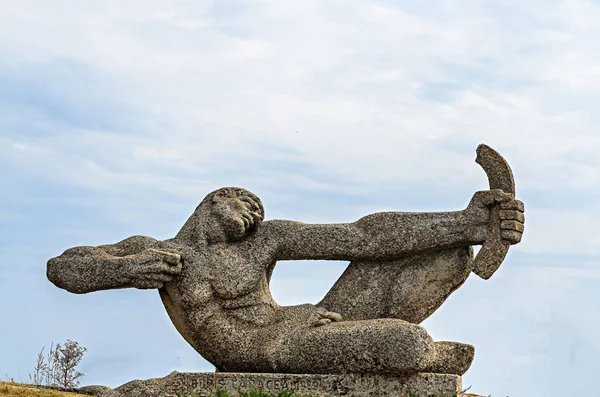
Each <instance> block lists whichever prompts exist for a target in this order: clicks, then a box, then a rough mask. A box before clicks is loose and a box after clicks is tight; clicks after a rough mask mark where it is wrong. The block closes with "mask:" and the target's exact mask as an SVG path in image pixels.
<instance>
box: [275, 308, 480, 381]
mask: <svg viewBox="0 0 600 397" xmlns="http://www.w3.org/2000/svg"><path fill="white" fill-rule="evenodd" d="M269 350H270V352H271V354H272V355H271V358H270V360H269V361H270V362H271V370H273V371H274V372H282V373H347V372H354V373H397V374H399V373H414V372H436V373H450V374H457V375H462V374H463V373H465V372H466V371H467V369H468V368H469V366H470V365H471V362H472V360H473V355H474V350H473V348H472V347H471V346H469V345H462V344H449V343H448V342H439V343H436V342H433V340H432V339H431V337H430V336H429V335H428V334H427V331H426V330H425V329H424V328H423V327H421V326H419V325H416V324H412V323H408V322H406V321H402V320H397V319H377V320H364V321H341V322H335V323H330V324H327V325H323V326H318V327H308V328H305V327H301V328H296V329H294V330H293V331H292V332H289V331H288V332H286V334H285V335H284V336H283V337H282V338H280V339H279V341H278V342H277V343H276V344H275V345H274V346H273V347H272V348H271V349H269Z"/></svg>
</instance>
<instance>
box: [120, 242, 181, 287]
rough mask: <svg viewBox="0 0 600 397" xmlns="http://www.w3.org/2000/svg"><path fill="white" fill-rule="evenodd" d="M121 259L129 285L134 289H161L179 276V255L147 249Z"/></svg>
mask: <svg viewBox="0 0 600 397" xmlns="http://www.w3.org/2000/svg"><path fill="white" fill-rule="evenodd" d="M123 259H124V260H126V264H125V269H126V274H127V278H128V280H129V284H130V285H131V286H132V287H135V288H139V289H154V288H162V287H163V286H164V285H165V282H168V281H171V280H173V278H174V277H175V276H177V275H179V274H181V268H182V261H181V255H179V254H176V253H172V252H167V251H161V250H158V249H154V248H149V249H146V250H144V251H142V252H140V253H139V254H135V255H130V256H129V257H123Z"/></svg>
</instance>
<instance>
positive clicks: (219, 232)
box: [177, 187, 265, 242]
mask: <svg viewBox="0 0 600 397" xmlns="http://www.w3.org/2000/svg"><path fill="white" fill-rule="evenodd" d="M264 216H265V210H264V207H263V205H262V202H261V201H260V199H259V198H258V197H257V196H256V195H255V194H253V193H252V192H250V191H248V190H246V189H242V188H239V187H224V188H221V189H217V190H215V191H213V192H211V193H209V194H207V195H206V197H205V198H204V199H203V200H202V202H201V203H200V205H198V207H197V208H196V210H195V211H194V214H193V215H192V216H191V217H190V219H188V221H187V222H186V223H185V225H184V226H183V228H182V229H181V231H180V232H179V233H178V234H177V237H178V238H187V239H192V240H195V241H198V239H201V238H203V237H204V238H205V239H206V240H207V241H208V242H218V241H238V240H241V239H242V238H244V237H245V236H247V235H248V234H249V233H251V232H252V231H253V230H254V229H256V227H257V226H258V225H259V224H260V222H262V220H263V219H264Z"/></svg>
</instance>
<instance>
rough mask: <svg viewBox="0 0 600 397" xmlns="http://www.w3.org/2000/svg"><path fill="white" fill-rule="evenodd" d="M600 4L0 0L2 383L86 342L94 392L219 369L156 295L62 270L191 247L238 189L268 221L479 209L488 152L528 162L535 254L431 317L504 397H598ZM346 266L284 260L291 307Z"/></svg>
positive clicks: (317, 295)
mask: <svg viewBox="0 0 600 397" xmlns="http://www.w3.org/2000/svg"><path fill="white" fill-rule="evenodd" d="M599 38H600V1H597V0H593V1H592V0H587V1H586V0H563V1H558V0H528V1H526V2H524V1H516V0H462V1H456V0H454V1H453V0H431V1H427V2H419V1H404V0H397V1H392V0H328V1H316V0H303V1H292V0H255V1H249V0H239V1H238V0H231V1H230V0H227V1H226V0H223V1H208V0H194V1H191V0H190V1H188V0H172V1H164V0H129V1H127V2H123V1H120V0H89V1H80V0H54V1H51V2H50V1H44V0H37V1H33V0H0V170H1V172H0V184H1V185H2V193H0V301H1V302H2V309H1V311H0V313H1V315H0V379H6V378H14V379H15V380H17V381H19V380H22V381H27V380H28V375H27V374H28V373H31V372H32V369H33V366H34V364H35V359H36V356H37V353H38V351H39V350H40V349H41V348H42V347H44V346H46V347H49V345H50V343H51V342H52V341H54V342H64V341H66V340H67V339H71V340H76V341H78V342H79V343H80V344H81V345H83V346H85V347H86V348H87V349H88V350H87V352H86V354H85V356H84V359H83V361H82V363H81V366H80V369H81V371H82V372H84V373H85V374H86V376H85V378H83V382H82V384H102V385H107V386H111V387H116V386H119V385H121V384H123V383H125V382H127V381H129V380H132V379H147V378H152V377H162V376H165V375H167V374H168V373H169V372H171V371H173V370H177V371H213V370H214V367H213V366H212V365H211V364H210V363H208V362H207V361H205V360H204V359H203V358H201V357H200V356H199V355H198V354H197V353H196V352H195V351H194V350H193V349H192V348H191V347H190V346H189V345H188V344H187V343H186V342H185V341H184V340H183V338H182V337H181V336H180V335H179V334H178V333H177V332H176V330H175V329H174V327H173V325H172V324H171V322H170V321H169V319H168V317H167V315H166V313H165V311H164V309H163V307H162V305H161V303H160V299H159V297H158V293H157V292H156V291H141V290H115V291H102V292H97V293H92V294H86V295H74V294H70V293H68V292H66V291H63V290H60V289H58V288H56V287H55V286H54V285H52V284H51V283H50V282H49V281H48V280H47V279H46V276H45V265H46V261H47V260H48V259H49V258H51V257H53V256H56V255H59V254H60V253H62V252H63V251H64V250H66V249H67V248H70V247H73V246H78V245H100V244H106V243H111V242H117V241H120V240H122V239H123V238H126V237H129V236H131V235H136V234H142V235H149V236H152V237H154V238H157V239H167V238H170V237H172V236H174V235H175V234H176V233H177V231H178V230H179V228H180V227H181V226H182V225H183V223H184V222H185V220H186V219H187V217H188V216H189V215H190V214H191V213H192V211H193V209H194V208H195V206H196V205H197V204H198V203H199V202H200V201H201V200H202V198H203V197H204V196H205V195H206V194H207V193H208V192H210V191H212V190H214V189H216V188H219V187H222V186H241V187H245V188H247V189H249V190H251V191H253V192H254V193H256V194H257V195H258V196H259V197H261V199H262V201H263V203H264V205H265V208H266V218H267V219H293V220H298V221H302V222H314V223H328V222H352V221H355V220H357V219H359V218H360V217H362V216H364V215H367V214H370V213H373V212H378V211H449V210H459V209H462V208H465V206H466V205H467V203H468V202H469V200H470V198H471V197H472V195H473V193H474V192H476V191H478V190H484V189H486V188H487V179H486V176H485V173H484V172H483V171H482V169H481V168H480V167H479V166H478V165H477V164H476V163H475V162H474V159H475V149H476V147H477V145H478V144H480V143H486V144H488V145H490V146H492V147H493V148H495V149H496V150H498V151H499V152H500V153H501V154H502V155H503V156H504V157H505V158H506V159H507V160H508V162H509V163H510V165H511V166H512V168H513V171H514V174H515V179H516V185H517V197H518V198H520V199H521V200H523V201H524V202H525V205H526V214H527V215H526V217H527V224H526V232H525V235H524V237H523V242H522V243H521V244H519V245H517V246H514V247H512V248H511V250H510V252H509V254H508V257H507V258H506V260H505V262H504V264H503V265H502V267H501V268H500V269H499V270H498V272H497V273H496V274H495V275H494V276H493V277H492V278H491V279H490V280H487V281H484V280H482V279H479V278H478V277H477V276H475V275H471V277H470V278H469V279H468V280H467V282H466V284H465V285H464V286H463V287H462V288H460V289H459V290H458V291H456V292H455V293H454V294H453V295H452V296H451V297H450V298H449V299H448V300H447V302H446V303H445V304H444V305H443V306H442V307H441V308H440V309H439V310H438V311H437V312H436V313H434V314H433V315H432V316H431V317H430V318H429V319H427V320H426V321H425V322H424V323H423V325H424V326H425V327H426V328H427V330H428V331H429V332H430V334H431V335H432V336H433V337H434V339H436V340H453V341H460V342H465V343H471V344H473V345H474V346H475V347H476V357H475V360H474V362H473V365H472V367H471V369H470V370H469V371H468V372H467V373H466V375H465V376H464V379H463V383H464V385H465V386H471V387H472V388H471V391H472V392H475V393H480V394H482V395H488V394H491V395H492V396H493V397H504V396H510V397H518V396H531V397H538V396H539V397H542V396H543V397H554V396H556V397H558V396H579V395H590V393H593V391H592V390H595V389H596V383H597V382H596V378H597V370H598V368H600V359H599V357H600V341H599V340H598V338H597V336H598V334H600V316H599V315H600V304H599V303H598V302H600V292H599V291H598V289H597V288H595V287H597V286H598V285H600V267H599V264H600V237H599V234H598V231H597V230H598V229H597V225H598V223H599V222H600V156H598V152H600V133H599V132H598V131H597V125H598V124H599V122H600V111H599V110H600V107H599V105H598V104H599V103H600V40H599ZM345 266H346V263H344V262H325V261H312V262H306V261H297V262H283V263H280V264H278V266H277V268H276V270H275V273H274V276H273V280H272V284H271V290H272V293H273V295H274V297H275V299H276V300H277V302H279V303H280V304H284V305H289V304H299V303H305V302H312V303H316V302H318V301H319V300H320V299H321V297H322V296H323V295H324V294H325V293H326V292H327V291H328V289H329V288H330V287H331V286H332V285H333V283H334V282H335V280H336V279H337V277H339V275H340V274H341V273H342V272H343V270H344V268H345Z"/></svg>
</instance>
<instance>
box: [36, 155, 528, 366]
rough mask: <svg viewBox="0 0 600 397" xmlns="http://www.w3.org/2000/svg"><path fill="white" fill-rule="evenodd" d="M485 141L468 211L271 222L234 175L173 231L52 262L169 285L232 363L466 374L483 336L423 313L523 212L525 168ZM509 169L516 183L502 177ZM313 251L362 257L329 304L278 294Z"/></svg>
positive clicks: (99, 279) (183, 329) (502, 247)
mask: <svg viewBox="0 0 600 397" xmlns="http://www.w3.org/2000/svg"><path fill="white" fill-rule="evenodd" d="M486 150H488V151H487V152H486ZM479 153H480V155H481V156H480V157H481V158H480V159H478V162H479V163H480V164H482V166H483V167H484V169H486V172H487V173H488V176H489V177H490V187H491V188H492V189H491V190H487V191H481V192H477V193H475V195H474V196H473V198H472V199H471V201H470V203H469V204H468V206H467V207H466V208H465V209H464V210H460V211H454V212H441V213H403V212H384V213H375V214H371V215H368V216H365V217H364V218H361V219H359V220H358V221H356V222H354V223H345V224H304V223H299V222H294V221H287V220H268V221H263V218H264V208H263V204H262V203H261V201H260V199H259V198H258V197H257V196H255V195H254V194H252V193H251V192H249V191H247V190H245V189H241V188H235V187H229V188H222V189H219V190H216V191H214V192H212V193H209V194H208V195H207V196H206V197H205V198H204V200H202V202H201V203H200V205H199V206H198V207H197V208H196V210H195V211H194V213H193V214H192V216H191V217H190V218H189V219H188V220H187V222H186V223H185V224H184V225H183V227H182V228H181V230H180V231H179V233H178V234H177V235H176V236H175V237H174V238H172V239H169V240H165V241H157V240H155V239H153V238H151V237H145V236H133V237H130V238H127V239H125V240H123V241H121V242H118V243H116V244H109V245H101V246H98V247H75V248H71V249H68V250H67V251H65V252H64V253H63V254H62V255H60V256H58V257H56V258H53V259H50V260H49V261H48V267H47V275H48V278H49V280H50V281H52V282H53V283H54V284H55V285H57V286H58V287H60V288H64V289H66V290H68V291H70V292H73V293H78V294H82V293H88V292H93V291H99V290H107V289H117V288H139V289H158V291H159V293H160V297H161V299H162V302H163V304H164V306H165V308H166V310H167V312H168V314H169V316H170V318H171V320H172V321H173V324H174V325H175V327H176V328H177V330H178V331H179V332H180V333H181V335H183V337H184V338H185V340H186V341H187V342H188V343H189V344H190V345H192V346H193V347H194V349H196V351H197V352H198V353H200V354H201V355H202V356H203V357H204V358H206V359H207V360H208V361H210V362H211V363H212V364H214V365H215V366H216V368H217V369H218V370H220V371H224V372H278V373H296V374H303V373H304V374H312V373H314V374H328V373H329V374H331V373H333V374H335V373H350V372H353V373H387V374H406V373H414V372H435V373H446V374H458V375H462V374H463V373H464V372H465V371H466V370H467V369H468V368H469V366H470V364H471V361H472V360H473V355H474V349H473V347H472V346H470V345H466V344H461V343H455V342H434V341H433V340H432V338H431V337H430V336H429V335H428V334H427V332H426V330H425V329H424V328H423V327H421V326H419V325H418V324H419V323H420V322H421V321H423V320H424V319H425V318H427V317H428V316H429V315H431V314H432V313H433V312H434V311H435V310H436V309H437V308H438V307H439V306H440V305H441V304H442V303H443V302H444V301H445V300H446V298H447V297H448V296H449V295H450V294H451V293H452V292H453V291H455V290H456V289H457V288H458V287H459V286H460V285H461V284H463V282H464V281H465V280H466V278H467V277H468V276H469V274H470V273H471V271H475V272H478V274H481V275H482V277H485V278H488V277H489V276H491V273H493V271H494V270H495V268H497V266H498V265H499V264H500V262H502V259H503V257H504V254H505V253H506V249H507V248H508V245H510V244H516V243H518V242H519V241H520V240H521V236H522V233H523V224H524V215H523V211H524V208H523V203H522V202H520V201H518V200H515V198H514V194H513V193H514V182H512V174H510V177H506V174H505V173H506V170H505V171H501V170H500V171H498V167H499V165H498V164H500V167H501V166H502V164H504V163H502V161H500V160H502V159H501V157H499V155H497V153H496V152H493V151H491V149H489V148H488V147H486V146H481V147H480V148H479ZM495 155H497V156H496V157H494V156H495ZM490 159H491V160H490ZM486 161H487V162H488V163H486ZM498 161H500V163H498ZM486 164H487V165H486ZM486 167H487V168H486ZM502 172H504V175H501V174H502ZM508 172H510V169H508ZM503 178H504V179H503ZM498 180H504V182H506V183H507V184H508V185H510V184H511V183H512V184H513V185H512V186H506V183H505V185H504V189H500V188H498V187H494V184H496V185H497V184H498V183H496V182H494V181H498ZM500 185H502V183H500ZM492 239H496V242H495V243H494V244H495V246H491V247H488V248H486V251H487V252H491V253H492V254H493V255H496V257H497V256H498V255H500V256H501V258H500V259H499V260H498V259H490V258H491V257H492V256H493V255H492V254H490V255H491V256H490V258H488V259H485V258H484V262H485V263H483V264H479V265H478V263H477V261H473V252H472V248H471V247H472V246H473V245H481V244H484V247H485V244H487V243H488V241H491V240H492ZM482 251H484V250H483V249H482ZM484 255H488V254H485V253H484ZM302 259H325V260H348V261H350V262H351V263H350V265H349V267H348V269H347V270H346V271H345V273H344V274H343V275H342V276H341V277H340V279H339V280H337V282H336V283H335V285H334V286H333V288H332V289H331V290H330V291H329V292H328V294H327V295H326V296H325V297H324V299H323V300H322V301H321V302H320V303H318V304H317V305H312V304H304V305H298V306H279V305H278V304H277V303H276V302H275V301H274V300H273V298H272V297H271V294H270V291H269V281H270V278H271V274H272V272H273V269H274V267H275V264H276V263H277V261H283V260H302ZM494 260H495V261H496V263H490V261H491V262H494ZM490 266H491V267H492V268H490ZM494 267H495V268H494Z"/></svg>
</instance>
